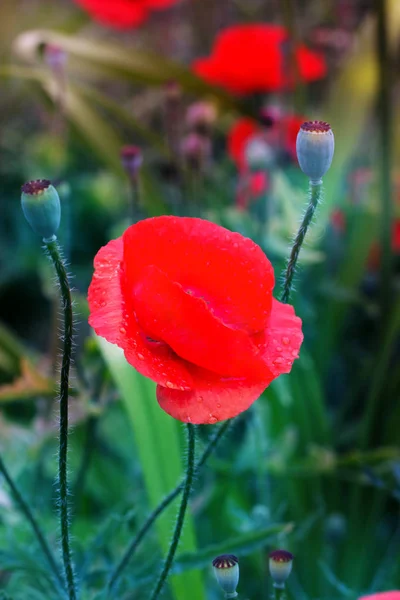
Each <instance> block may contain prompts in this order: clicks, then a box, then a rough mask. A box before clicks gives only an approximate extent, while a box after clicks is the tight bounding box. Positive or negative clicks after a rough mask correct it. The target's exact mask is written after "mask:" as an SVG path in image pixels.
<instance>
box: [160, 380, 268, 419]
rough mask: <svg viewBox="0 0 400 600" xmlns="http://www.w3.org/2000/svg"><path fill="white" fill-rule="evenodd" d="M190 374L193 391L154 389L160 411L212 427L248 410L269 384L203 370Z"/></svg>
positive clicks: (176, 417) (161, 387)
mask: <svg viewBox="0 0 400 600" xmlns="http://www.w3.org/2000/svg"><path fill="white" fill-rule="evenodd" d="M192 374H193V376H194V378H195V380H196V383H195V389H194V390H193V391H186V392H180V391H179V390H172V389H168V388H166V387H163V386H161V385H158V386H157V400H158V403H159V405H160V407H161V408H162V409H163V410H164V411H165V412H166V413H168V414H169V415H171V417H174V418H175V419H178V420H179V421H183V422H184V423H195V424H209V425H212V424H213V423H217V421H224V420H226V419H232V418H233V417H236V416H237V415H238V414H240V413H241V412H243V411H245V410H246V409H247V408H249V406H251V404H253V402H255V401H256V400H257V399H258V398H259V397H260V395H261V394H262V392H263V391H264V390H265V388H266V387H267V386H268V384H269V383H270V381H264V382H257V383H253V382H249V381H248V380H246V379H244V378H242V379H241V378H233V377H220V376H218V375H216V374H215V373H211V372H210V371H206V370H205V369H194V368H192Z"/></svg>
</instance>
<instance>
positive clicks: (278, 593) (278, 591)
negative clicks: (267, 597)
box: [274, 587, 286, 600]
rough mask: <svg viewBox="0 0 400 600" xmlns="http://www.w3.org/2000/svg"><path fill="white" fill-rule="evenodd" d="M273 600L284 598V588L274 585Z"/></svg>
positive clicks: (283, 599)
mask: <svg viewBox="0 0 400 600" xmlns="http://www.w3.org/2000/svg"><path fill="white" fill-rule="evenodd" d="M274 600H286V594H285V588H280V587H274Z"/></svg>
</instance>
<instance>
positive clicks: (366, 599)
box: [358, 591, 400, 600]
mask: <svg viewBox="0 0 400 600" xmlns="http://www.w3.org/2000/svg"><path fill="white" fill-rule="evenodd" d="M358 600H400V592H399V591H393V592H381V593H379V594H372V596H362V598H359V599H358Z"/></svg>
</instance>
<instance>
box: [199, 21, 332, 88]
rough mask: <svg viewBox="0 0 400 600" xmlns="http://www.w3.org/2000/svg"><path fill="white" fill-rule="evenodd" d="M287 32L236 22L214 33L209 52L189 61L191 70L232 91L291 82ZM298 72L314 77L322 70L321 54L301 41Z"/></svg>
mask: <svg viewBox="0 0 400 600" xmlns="http://www.w3.org/2000/svg"><path fill="white" fill-rule="evenodd" d="M288 39H289V38H288V33H287V31H286V29H285V28H284V27H280V26H278V25H263V24H253V25H236V26H234V27H230V28H228V29H225V30H223V31H222V32H221V33H219V34H218V36H217V38H216V40H215V43H214V47H213V51H212V54H211V56H209V57H208V58H202V59H199V60H197V61H195V62H194V63H193V70H194V72H195V73H196V74H197V75H199V76H200V77H202V78H203V79H205V80H206V81H208V82H209V83H212V84H215V85H219V86H221V87H223V88H225V89H227V90H228V91H230V92H233V93H236V94H252V93H255V92H277V91H280V90H284V89H287V88H289V87H292V86H293V81H294V78H293V75H292V74H291V73H290V64H289V54H288V53H287V55H286V56H285V50H284V44H285V42H287V41H288ZM295 55H296V59H297V67H298V71H299V75H300V77H301V78H302V80H303V81H315V80H317V79H321V78H322V77H324V75H325V74H326V64H325V60H324V57H323V56H322V55H321V54H319V53H318V52H313V51H312V50H309V49H308V48H306V46H304V45H302V44H301V45H299V46H298V47H297V49H296V53H295Z"/></svg>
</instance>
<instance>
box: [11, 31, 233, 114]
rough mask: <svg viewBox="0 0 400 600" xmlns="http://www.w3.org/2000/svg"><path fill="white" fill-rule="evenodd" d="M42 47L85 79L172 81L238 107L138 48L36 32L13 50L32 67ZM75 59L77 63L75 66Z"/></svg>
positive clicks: (227, 97)
mask: <svg viewBox="0 0 400 600" xmlns="http://www.w3.org/2000/svg"><path fill="white" fill-rule="evenodd" d="M45 44H55V45H56V46H59V47H60V48H63V49H64V50H66V51H67V52H68V54H69V56H70V62H69V71H70V72H73V70H74V68H76V69H77V70H78V71H79V72H80V75H82V68H83V65H85V64H86V66H87V72H85V73H84V74H86V75H87V76H88V75H89V74H90V67H91V66H92V67H95V73H94V74H95V75H97V76H98V75H99V74H103V76H104V77H106V78H107V79H109V78H110V76H113V77H118V78H123V79H126V80H130V81H133V82H135V83H146V84H150V85H160V84H162V83H166V82H168V81H171V80H174V81H177V82H179V83H180V84H181V85H182V87H183V88H184V89H185V90H187V91H190V92H193V93H196V94H203V95H204V94H207V95H212V96H214V97H215V98H217V99H218V100H219V101H220V102H221V103H222V104H223V105H224V106H226V107H230V108H232V109H235V108H237V103H236V102H235V100H234V98H233V97H232V96H230V95H229V94H228V93H227V92H225V91H224V90H222V89H221V88H216V87H213V86H211V85H209V84H207V83H205V82H204V81H203V80H202V79H200V78H198V77H197V76H196V75H194V74H193V73H192V72H191V71H190V70H189V69H188V68H186V67H185V66H184V65H182V64H179V63H176V62H174V61H172V60H169V59H167V58H165V57H163V56H159V55H157V54H153V53H150V52H144V51H142V50H138V49H137V48H130V49H129V51H127V49H126V46H123V45H117V44H107V43H104V42H103V41H101V42H100V41H94V40H88V39H86V38H83V37H79V36H68V35H62V34H60V33H59V32H56V31H51V30H39V29H36V30H32V31H27V32H24V33H22V34H20V35H19V36H18V37H17V39H16V40H15V44H14V48H15V50H16V52H17V54H18V55H19V56H20V57H21V58H24V59H25V60H26V61H28V62H31V63H34V62H37V61H38V59H40V54H41V51H42V49H43V46H44V45H45ZM74 59H77V60H75V64H74ZM82 63H83V64H82Z"/></svg>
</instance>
